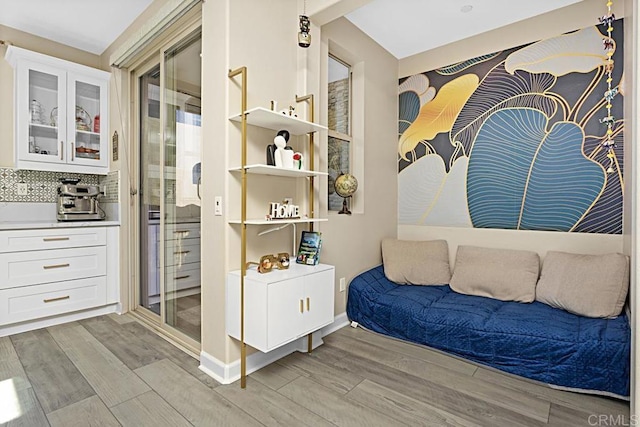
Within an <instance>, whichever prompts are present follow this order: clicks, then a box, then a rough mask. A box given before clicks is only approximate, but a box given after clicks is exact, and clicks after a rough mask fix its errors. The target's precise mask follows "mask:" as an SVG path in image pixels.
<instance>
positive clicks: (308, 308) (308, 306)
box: [307, 297, 311, 311]
mask: <svg viewBox="0 0 640 427" xmlns="http://www.w3.org/2000/svg"><path fill="white" fill-rule="evenodd" d="M310 309H311V308H310V304H309V297H307V311H309V310H310Z"/></svg>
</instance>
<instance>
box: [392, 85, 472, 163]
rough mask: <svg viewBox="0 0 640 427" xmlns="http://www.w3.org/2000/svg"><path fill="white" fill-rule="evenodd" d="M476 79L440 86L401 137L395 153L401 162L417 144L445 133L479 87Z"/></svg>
mask: <svg viewBox="0 0 640 427" xmlns="http://www.w3.org/2000/svg"><path fill="white" fill-rule="evenodd" d="M479 81H480V80H479V79H478V76H476V75H475V74H466V75H464V76H460V77H458V78H457V79H455V80H452V81H450V82H449V83H447V84H446V85H444V86H442V88H441V89H440V91H439V92H438V94H437V95H436V97H435V98H434V99H433V100H432V101H431V102H428V103H426V104H425V105H423V106H422V108H421V109H420V114H419V115H418V117H417V118H416V120H415V121H414V122H413V123H412V124H411V126H409V128H408V129H407V130H406V131H405V132H404V133H403V134H402V136H401V137H400V141H399V142H398V153H399V154H400V156H401V157H402V158H403V159H405V160H409V159H408V158H407V156H406V155H407V153H408V152H410V151H412V150H414V149H415V148H416V146H417V145H418V144H419V143H420V141H430V140H432V139H433V138H435V136H436V135H437V134H439V133H440V132H448V131H450V130H451V126H453V123H454V122H455V120H456V117H458V114H459V113H460V110H462V107H463V106H464V104H465V103H466V102H467V100H468V99H469V97H470V96H471V94H473V92H474V91H475V90H476V88H477V87H478V83H479Z"/></svg>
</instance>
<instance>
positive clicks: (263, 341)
mask: <svg viewBox="0 0 640 427" xmlns="http://www.w3.org/2000/svg"><path fill="white" fill-rule="evenodd" d="M334 283H335V267H333V266H332V265H325V264H318V265H315V266H309V265H303V264H297V263H296V262H295V261H294V262H292V263H291V265H290V267H289V268H288V269H286V270H272V271H271V272H269V273H265V274H261V273H258V272H257V270H256V269H255V268H252V269H249V270H247V275H246V277H245V296H244V308H245V309H244V311H245V337H244V339H245V342H246V343H247V344H248V345H250V346H251V347H253V348H256V349H258V350H260V351H262V352H264V353H267V352H269V351H271V350H274V349H276V348H278V347H280V346H282V345H284V344H287V343H288V342H291V341H293V340H295V339H297V338H300V337H303V336H305V335H307V334H309V333H311V332H314V331H316V330H318V329H320V328H322V327H324V326H327V325H329V324H331V323H333V320H334V319H333V303H334V287H335V285H334ZM240 306H241V303H240V271H239V270H236V271H232V272H230V273H229V274H228V275H227V303H226V309H227V311H226V317H227V319H226V323H227V333H228V334H229V335H230V336H232V337H233V338H235V339H240Z"/></svg>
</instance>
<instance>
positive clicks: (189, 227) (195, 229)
mask: <svg viewBox="0 0 640 427" xmlns="http://www.w3.org/2000/svg"><path fill="white" fill-rule="evenodd" d="M196 238H197V239H199V238H200V223H199V222H182V223H176V224H167V225H166V227H165V239H166V240H177V239H196Z"/></svg>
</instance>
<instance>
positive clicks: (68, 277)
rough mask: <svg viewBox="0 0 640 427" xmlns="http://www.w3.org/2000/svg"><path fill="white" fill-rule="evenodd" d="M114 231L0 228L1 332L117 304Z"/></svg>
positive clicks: (101, 228)
mask: <svg viewBox="0 0 640 427" xmlns="http://www.w3.org/2000/svg"><path fill="white" fill-rule="evenodd" d="M117 234H118V233H117V229H116V228H111V227H109V228H108V227H84V228H81V227H78V228H53V229H31V230H2V231H0V336H3V335H5V332H6V331H8V329H10V328H11V327H12V325H15V324H18V323H20V322H27V321H34V320H38V319H44V318H51V317H53V316H60V315H64V314H67V313H72V312H77V311H80V310H88V309H92V308H96V307H104V306H106V305H108V304H115V303H117V302H118V289H117V287H118V282H119V278H118V276H119V273H118V257H119V251H118V248H117ZM114 245H115V247H113V246H114ZM23 326H24V325H23ZM23 330H28V327H26V329H23Z"/></svg>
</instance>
